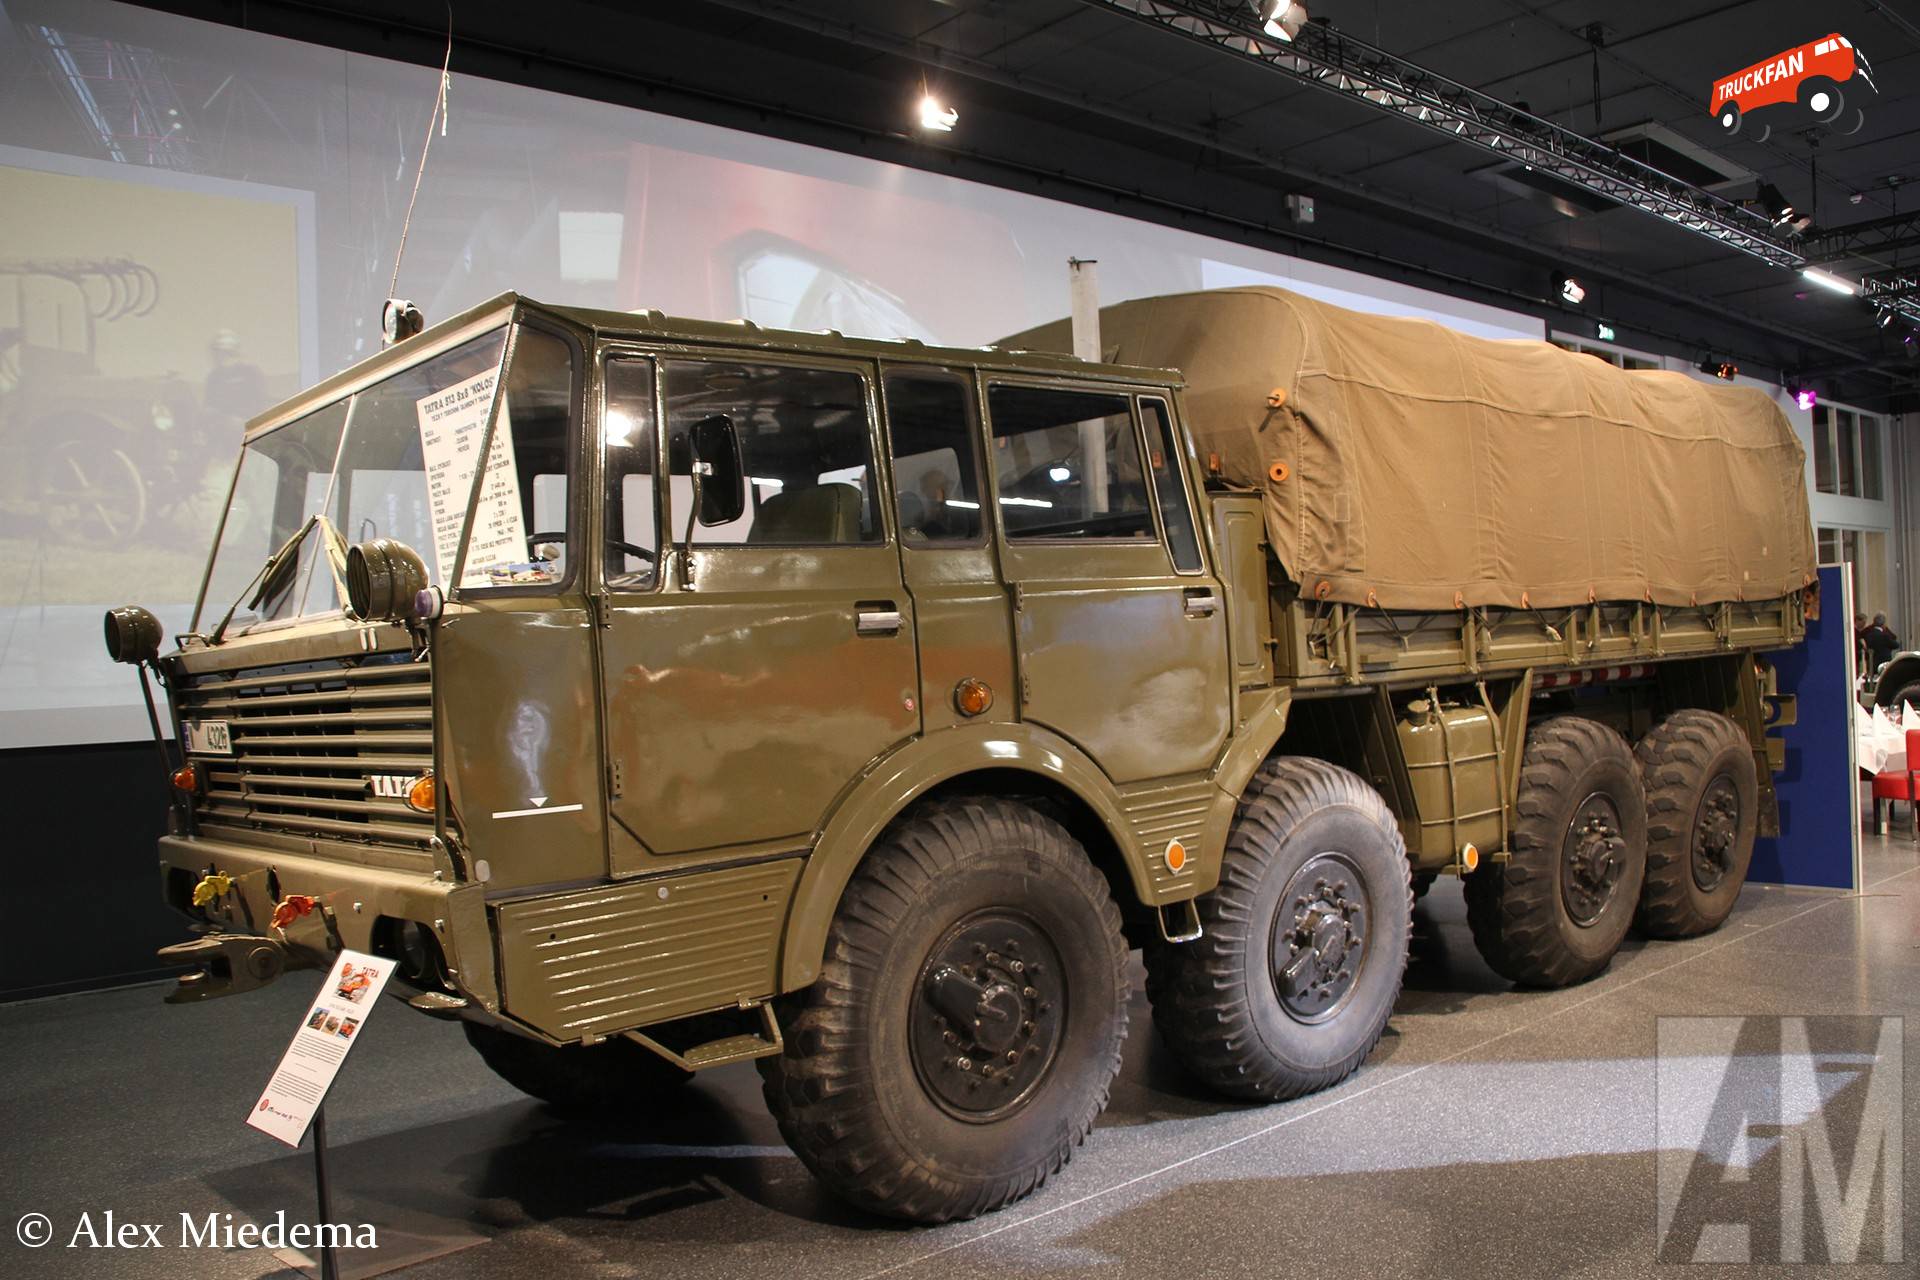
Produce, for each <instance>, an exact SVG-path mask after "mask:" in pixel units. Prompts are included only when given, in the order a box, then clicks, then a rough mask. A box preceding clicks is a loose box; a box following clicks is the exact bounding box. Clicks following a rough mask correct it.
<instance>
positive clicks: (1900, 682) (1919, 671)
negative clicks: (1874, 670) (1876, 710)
mask: <svg viewBox="0 0 1920 1280" xmlns="http://www.w3.org/2000/svg"><path fill="white" fill-rule="evenodd" d="M1915 680H1920V653H1915V652H1913V651H1912V650H1907V651H1905V652H1901V653H1896V654H1894V655H1893V657H1892V658H1890V659H1888V661H1887V665H1886V666H1884V667H1882V668H1881V669H1880V674H1879V676H1878V677H1877V678H1876V680H1875V683H1874V686H1873V701H1874V703H1875V705H1877V706H1882V707H1888V706H1892V705H1893V695H1894V694H1896V693H1899V692H1900V690H1902V689H1904V688H1906V687H1907V686H1908V685H1910V684H1912V683H1913V682H1914V681H1915Z"/></svg>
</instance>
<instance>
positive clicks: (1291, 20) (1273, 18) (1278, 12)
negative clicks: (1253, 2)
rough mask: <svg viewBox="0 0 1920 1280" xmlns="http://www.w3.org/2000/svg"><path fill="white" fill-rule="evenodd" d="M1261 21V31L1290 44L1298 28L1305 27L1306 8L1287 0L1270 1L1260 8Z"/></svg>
mask: <svg viewBox="0 0 1920 1280" xmlns="http://www.w3.org/2000/svg"><path fill="white" fill-rule="evenodd" d="M1261 20H1262V26H1261V29H1262V30H1263V31H1265V32H1266V33H1267V34H1268V35H1270V36H1272V37H1273V38H1274V39H1275V40H1284V41H1286V42H1287V43H1288V44H1291V43H1293V38H1294V37H1295V36H1297V35H1299V34H1300V28H1302V27H1304V26H1306V25H1307V7H1306V6H1305V5H1303V4H1293V3H1290V2H1289V0H1272V2H1271V3H1269V4H1265V5H1262V6H1261Z"/></svg>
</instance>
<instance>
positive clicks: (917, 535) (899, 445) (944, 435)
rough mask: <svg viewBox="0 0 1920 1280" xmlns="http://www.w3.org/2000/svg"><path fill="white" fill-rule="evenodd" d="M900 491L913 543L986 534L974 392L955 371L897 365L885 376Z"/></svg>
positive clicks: (903, 532)
mask: <svg viewBox="0 0 1920 1280" xmlns="http://www.w3.org/2000/svg"><path fill="white" fill-rule="evenodd" d="M886 388H887V430H888V433H889V438H890V439H891V440H892V442H893V491H894V501H895V503H896V504H897V505H898V508H899V511H898V514H899V517H900V537H901V539H902V540H903V541H905V542H907V543H910V544H911V543H922V544H936V543H955V542H978V541H979V540H980V529H981V514H980V483H979V476H978V473H977V471H976V469H975V462H974V457H975V454H976V452H977V450H978V446H977V445H976V443H975V438H974V430H973V412H972V401H973V396H972V395H971V394H970V393H969V391H968V388H967V384H966V382H965V380H964V379H961V378H958V377H955V376H953V375H951V374H939V373H911V374H908V373H896V374H890V375H889V376H888V377H887V380H886Z"/></svg>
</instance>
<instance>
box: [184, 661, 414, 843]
mask: <svg viewBox="0 0 1920 1280" xmlns="http://www.w3.org/2000/svg"><path fill="white" fill-rule="evenodd" d="M177 696H178V698H179V706H180V718H181V719H182V720H196V721H198V720H223V721H225V722H226V724H227V728H228V731H229V736H230V738H231V741H232V744H233V754H232V755H231V756H199V757H196V759H197V760H198V761H199V763H200V764H201V765H202V766H203V767H204V768H205V769H206V771H207V790H206V794H205V795H203V796H202V797H200V799H199V801H198V802H197V808H196V812H197V813H198V814H199V816H200V818H201V820H202V821H205V822H210V823H223V824H227V825H237V826H251V827H256V828H259V829H262V830H268V831H283V832H295V833H301V834H306V835H315V836H326V837H328V838H332V839H348V840H358V841H364V842H367V843H372V844H390V845H404V846H409V847H418V846H421V845H424V844H425V843H426V842H427V840H428V839H429V838H431V837H432V835H433V815H431V814H425V813H415V812H414V811H413V810H412V809H410V808H408V807H407V806H406V805H405V804H404V803H402V802H401V801H400V800H397V799H394V798H391V797H379V798H376V797H375V795H374V794H373V786H372V782H371V779H372V777H373V775H375V774H386V775H393V776H396V777H400V778H409V777H414V776H417V775H419V774H422V773H425V772H427V771H428V770H429V769H430V768H431V767H432V764H433V675H432V671H431V669H430V667H429V664H428V663H426V662H425V661H420V662H409V661H396V660H394V659H392V658H390V657H379V658H373V659H367V660H362V661H358V662H354V661H349V660H340V661H329V662H310V663H298V664H292V665H286V666H278V667H254V668H244V669H241V670H239V671H232V672H209V673H204V674H201V675H197V676H191V677H188V678H187V679H186V680H185V681H184V682H183V683H182V685H181V687H180V688H179V689H178V692H177Z"/></svg>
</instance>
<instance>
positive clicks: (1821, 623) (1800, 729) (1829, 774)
mask: <svg viewBox="0 0 1920 1280" xmlns="http://www.w3.org/2000/svg"><path fill="white" fill-rule="evenodd" d="M1852 585H1853V584H1852V583H1851V582H1850V581H1849V580H1848V578H1847V571H1846V569H1845V568H1843V567H1841V566H1837V565H1829V566H1827V567H1825V568H1822V569H1821V570H1820V616H1819V617H1818V618H1817V619H1814V620H1813V621H1811V622H1809V623H1807V639H1806V642H1805V643H1804V644H1800V645H1796V646H1794V647H1793V648H1791V649H1785V650H1782V651H1781V652H1779V653H1775V654H1770V655H1768V656H1769V659H1770V660H1771V661H1772V663H1773V669H1774V672H1775V674H1776V676H1777V678H1778V681H1779V686H1780V692H1781V693H1790V694H1793V695H1794V697H1795V699H1796V700H1797V704H1798V705H1797V707H1796V709H1795V711H1796V719H1795V722H1794V723H1793V724H1790V725H1788V726H1786V727H1785V728H1782V729H1775V730H1773V734H1774V735H1775V736H1777V737H1779V738H1780V739H1782V740H1783V741H1784V742H1785V743H1786V745H1787V761H1786V768H1785V769H1783V770H1782V771H1781V772H1779V773H1777V774H1775V775H1774V778H1773V785H1774V790H1775V791H1776V792H1778V793H1779V796H1780V838H1779V839H1778V840H1761V841H1759V842H1758V843H1757V844H1756V845H1755V846H1754V850H1753V868H1752V870H1750V871H1749V872H1748V873H1747V879H1749V880H1753V881H1758V882H1761V883H1766V884H1790V885H1801V886H1806V887H1812V888H1821V889H1858V888H1859V887H1860V879H1859V868H1860V799H1859V790H1858V786H1857V784H1856V782H1855V781H1854V779H1855V772H1854V763H1853V593H1852V591H1851V590H1850V588H1851V587H1852Z"/></svg>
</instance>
